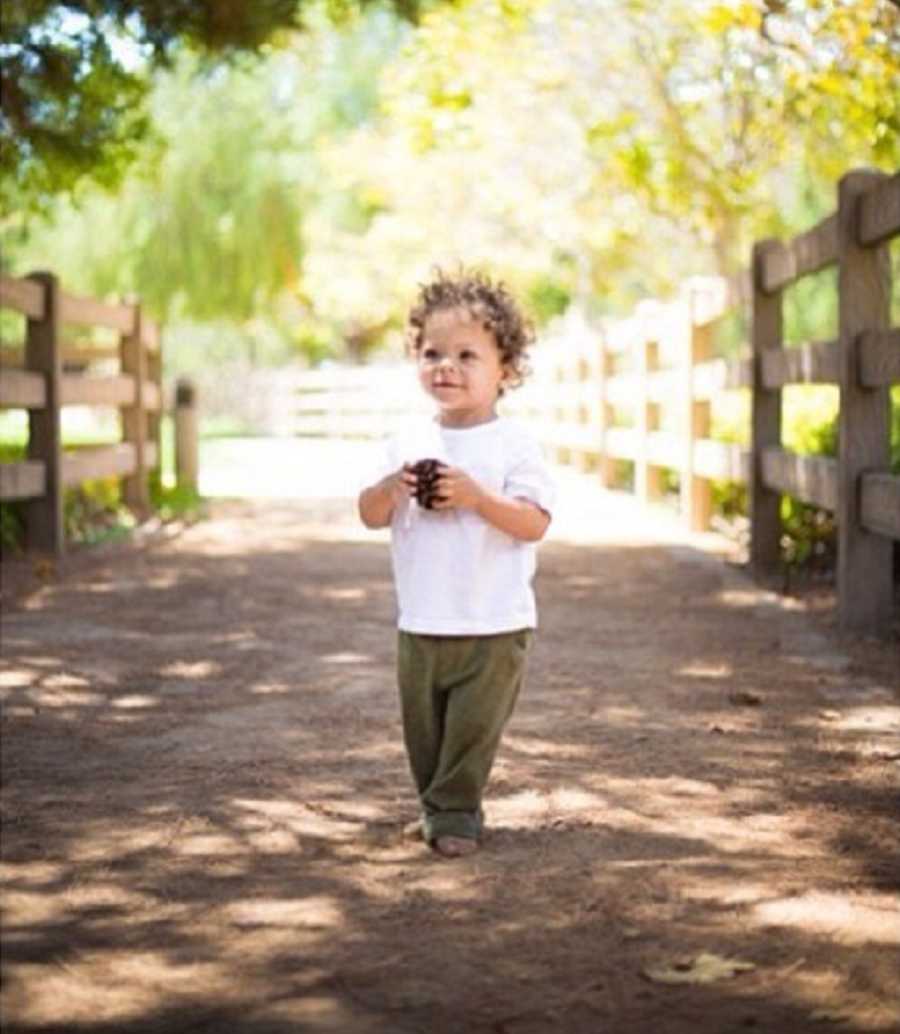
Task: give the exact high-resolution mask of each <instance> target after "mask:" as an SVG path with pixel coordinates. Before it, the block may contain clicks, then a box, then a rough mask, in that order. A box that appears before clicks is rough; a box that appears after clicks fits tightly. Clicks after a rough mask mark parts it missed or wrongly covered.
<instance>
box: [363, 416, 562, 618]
mask: <svg viewBox="0 0 900 1034" xmlns="http://www.w3.org/2000/svg"><path fill="white" fill-rule="evenodd" d="M420 459H438V460H442V461H443V462H445V463H449V464H450V465H451V466H454V467H459V468H460V469H462V470H464V471H465V472H466V473H467V474H468V475H469V476H470V477H472V478H474V479H475V480H476V481H477V482H478V483H479V484H481V485H483V486H484V487H485V488H488V489H490V490H492V491H494V492H498V493H501V494H503V495H507V496H510V497H513V498H524V499H529V500H531V501H532V502H534V503H536V504H537V505H538V506H539V507H541V509H543V510H546V511H547V512H548V513H550V512H551V510H552V506H553V499H554V494H555V491H554V486H553V482H552V481H551V479H550V476H549V473H548V471H547V468H546V466H545V464H544V460H543V457H542V455H541V450H540V447H539V445H538V444H537V442H536V441H535V440H534V439H533V438H532V437H531V436H530V434H528V432H527V431H526V430H525V429H524V428H523V427H522V426H521V425H520V424H519V423H517V422H516V421H514V420H510V419H507V418H505V417H500V418H498V419H496V420H492V421H490V422H489V423H486V424H478V425H477V426H475V427H467V428H450V427H442V426H441V425H440V424H438V423H437V421H436V420H433V419H428V418H422V419H420V420H416V421H413V422H411V423H410V424H409V425H408V426H407V427H406V428H404V429H403V430H402V431H401V432H400V433H399V434H397V435H395V436H394V437H393V438H391V439H389V440H388V441H387V443H386V447H385V456H384V470H383V474H387V473H390V472H392V471H395V470H397V469H398V468H399V467H400V466H401V465H402V464H404V463H415V462H416V461H417V460H420ZM391 552H392V560H393V567H394V583H395V587H396V592H397V603H398V609H399V613H398V622H397V623H398V626H399V628H400V629H401V630H403V631H405V632H417V633H420V634H423V635H494V634H497V633H500V632H513V631H516V630H518V629H521V628H535V627H536V626H537V609H536V606H535V600H534V591H533V589H532V585H531V583H532V579H533V577H534V571H535V561H536V544H535V543H533V542H522V541H521V540H519V539H515V538H513V537H512V536H511V535H507V534H506V533H505V532H503V531H499V530H498V529H497V528H495V527H493V526H492V525H490V524H488V522H487V521H485V520H484V519H483V518H481V517H479V516H478V515H477V514H476V513H474V512H473V511H472V510H466V509H453V510H443V511H436V510H425V509H423V508H422V507H420V506H419V505H418V503H416V502H415V500H413V499H410V500H408V501H407V502H404V503H402V504H401V505H399V506H397V507H396V509H395V511H394V516H393V520H392V523H391Z"/></svg>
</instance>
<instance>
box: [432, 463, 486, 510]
mask: <svg viewBox="0 0 900 1034" xmlns="http://www.w3.org/2000/svg"><path fill="white" fill-rule="evenodd" d="M483 497H484V489H483V488H482V487H481V485H479V484H478V482H477V481H476V480H475V479H474V478H472V477H470V476H469V475H468V474H467V473H466V472H465V471H464V470H460V468H459V467H446V466H445V467H442V468H441V472H440V474H439V475H438V478H437V484H436V486H435V500H434V509H435V510H454V509H462V508H464V509H469V510H474V509H475V508H476V507H477V506H478V504H479V503H480V502H481V500H482V499H483Z"/></svg>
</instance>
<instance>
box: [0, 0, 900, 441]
mask: <svg viewBox="0 0 900 1034" xmlns="http://www.w3.org/2000/svg"><path fill="white" fill-rule="evenodd" d="M0 56H2V59H3V120H2V130H3V152H2V176H3V179H2V195H3V197H2V200H3V213H4V214H3V216H2V224H0V225H2V271H3V272H4V273H7V274H10V275H16V276H21V275H24V274H25V273H27V272H29V271H30V270H33V269H43V268H52V269H53V270H54V272H56V273H57V274H58V275H59V277H60V279H61V281H62V283H63V284H64V285H65V287H66V289H67V290H69V291H72V292H75V293H82V294H86V295H92V296H94V297H99V298H107V297H128V296H134V295H136V296H138V297H139V298H140V299H141V301H142V303H143V305H144V308H145V310H146V311H147V312H148V313H149V315H150V316H152V317H153V318H154V319H157V320H159V321H160V323H161V324H162V325H163V328H164V342H165V347H164V364H165V365H164V375H165V378H166V380H167V382H168V383H172V382H174V380H175V379H176V378H178V377H181V376H185V375H189V376H190V377H192V378H193V379H194V380H195V381H196V383H197V385H198V397H199V399H200V400H201V404H202V411H201V412H202V428H201V429H202V432H203V434H204V435H205V436H206V437H207V438H209V437H210V436H214V435H224V436H229V437H233V436H236V435H254V434H255V435H260V434H270V435H271V434H289V433H290V431H291V424H290V399H289V393H287V392H285V391H284V390H282V389H283V386H284V385H286V384H289V383H293V382H292V381H291V380H290V376H289V374H291V373H292V372H296V371H298V370H301V371H302V370H304V369H308V368H310V367H322V366H326V367H327V366H328V365H329V364H345V363H352V364H364V363H374V362H377V363H382V362H385V361H392V360H398V359H399V358H400V357H401V355H402V348H403V324H404V319H405V315H406V311H407V309H408V307H409V305H410V303H411V301H412V299H413V297H414V295H415V292H416V287H417V284H418V283H419V282H420V281H422V280H423V279H424V278H426V277H427V276H428V275H429V273H430V271H431V270H432V269H433V268H434V267H435V266H440V267H443V268H453V267H454V266H456V265H457V264H459V263H465V264H466V265H468V266H472V265H475V266H480V267H482V268H485V269H488V270H490V271H491V272H492V273H493V274H495V275H498V276H500V277H502V278H503V279H504V280H506V281H507V282H508V283H509V284H510V285H511V286H512V287H513V288H514V289H515V290H516V291H517V292H518V293H519V294H520V296H521V297H522V299H523V300H524V301H525V303H526V306H527V308H528V310H529V313H530V315H531V316H532V318H533V319H534V321H535V323H536V324H537V326H538V328H539V332H540V333H547V332H549V331H550V330H552V328H553V326H554V325H555V322H556V321H560V320H569V321H572V320H573V318H574V319H577V321H579V325H583V326H587V327H590V326H592V325H594V324H595V323H596V322H597V321H599V320H601V319H603V318H608V317H611V316H615V315H617V314H625V313H627V312H629V311H630V310H631V309H632V308H633V307H634V306H635V304H636V303H638V302H640V301H641V300H642V299H645V298H654V297H655V298H667V297H671V296H673V294H674V293H676V292H677V289H678V285H679V283H680V282H681V281H682V280H683V279H684V278H686V277H688V276H691V275H703V276H708V275H714V274H720V275H729V274H733V273H735V272H736V271H738V270H739V269H741V268H745V267H746V266H747V264H748V261H749V254H750V247H751V244H752V242H753V240H755V239H758V238H762V237H767V236H779V237H788V236H791V235H792V234H795V233H797V232H799V231H802V230H805V229H807V228H809V227H810V226H812V225H813V224H814V223H815V222H816V221H818V220H819V219H821V218H822V217H823V216H825V215H827V214H828V213H829V212H831V211H833V209H834V207H835V204H836V182H837V179H838V178H839V177H840V176H841V175H842V174H843V173H844V172H845V171H847V170H849V169H852V168H858V167H862V166H867V167H871V168H875V169H881V170H884V171H889V172H890V171H895V170H896V169H897V168H898V167H900V6H898V4H897V3H895V2H892V0H720V2H715V0H671V2H669V3H665V4H658V3H655V2H645V0H455V2H454V0H447V2H439V0H431V2H429V0H393V2H388V0H384V2H363V0H357V2H354V0H263V2H259V3H254V4H236V3H233V2H232V0H204V2H199V3H194V4H190V5H185V4H182V3H178V2H175V0H171V2H166V0H139V2H133V3H123V2H113V0H109V2H103V0H90V2H88V0H81V2H71V3H55V2H50V0H19V2H13V0H11V2H8V3H6V4H5V5H4V19H3V28H2V47H0ZM896 244H897V241H895V242H894V246H893V251H892V259H893V261H894V265H895V268H896V267H897V258H898V253H897V248H896ZM835 278H836V272H835V271H834V270H833V269H832V270H828V271H826V272H824V273H821V274H817V275H815V276H813V277H809V278H806V279H805V280H804V281H802V282H801V283H800V284H798V285H797V287H796V288H792V289H791V290H790V291H789V292H788V294H787V297H786V332H787V338H788V343H791V342H798V341H808V340H811V339H815V338H826V337H829V336H834V328H835V326H836V293H835V291H834V280H835ZM898 282H900V276H895V277H894V283H895V285H896V284H897V283H898ZM895 293H896V291H895ZM14 320H15V317H14V316H12V315H10V314H4V323H3V330H4V337H7V336H12V337H15V336H16V329H15V328H14V327H11V324H10V321H14ZM738 322H739V321H738ZM745 340H746V328H745V327H742V326H740V325H735V326H733V327H732V328H730V329H729V328H727V327H726V329H725V330H724V331H723V332H722V334H721V335H720V340H719V342H718V344H717V348H718V350H719V351H720V352H721V353H722V354H728V353H729V350H731V351H735V350H737V348H738V347H739V345H740V344H741V342H743V341H745ZM804 390H805V391H806V395H805V396H804V399H805V401H804V402H803V405H802V407H801V408H802V410H803V413H804V414H805V415H804V416H803V427H804V430H803V431H802V433H804V434H806V433H811V434H812V435H813V437H814V438H816V440H817V441H819V439H822V441H825V444H826V446H827V437H828V433H829V432H828V427H829V426H830V423H829V422H830V421H831V420H832V419H833V412H834V401H833V398H832V397H831V396H832V395H833V391H832V390H831V389H828V388H822V389H815V388H812V389H804ZM810 392H811V393H812V394H810ZM895 410H896V407H895ZM22 418H23V414H22V413H21V412H19V413H12V412H9V413H5V414H3V415H2V423H0V438H2V439H3V440H4V441H8V442H9V441H13V440H14V439H15V438H16V436H17V434H20V431H19V430H17V429H16V428H17V427H18V425H17V424H16V421H17V420H18V421H19V422H20V423H21V419H22ZM77 418H78V416H77V414H68V416H67V419H68V420H69V432H68V433H69V434H70V435H75V436H77V434H78V433H79V431H78V428H77V426H76V422H77ZM114 418H115V414H112V417H111V419H114ZM91 419H93V420H96V419H97V418H96V415H95V416H94V417H92V418H91ZM725 419H726V423H727V418H725ZM810 425H814V426H813V430H812V431H809V426H810ZM95 432H96V428H92V429H91V432H90V433H91V434H94V433H95ZM87 433H88V432H87V431H85V434H87ZM723 433H726V434H727V433H728V429H727V428H725V429H724V431H723ZM819 444H821V442H819Z"/></svg>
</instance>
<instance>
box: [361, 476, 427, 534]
mask: <svg viewBox="0 0 900 1034" xmlns="http://www.w3.org/2000/svg"><path fill="white" fill-rule="evenodd" d="M415 490H416V476H415V474H413V473H411V472H410V471H409V470H408V469H407V468H406V467H401V468H400V469H399V470H395V471H394V473H393V474H388V475H387V477H383V478H382V479H381V480H380V481H376V482H375V484H374V485H369V487H368V488H364V489H363V490H362V491H361V492H360V493H359V499H358V501H357V505H358V508H359V516H360V520H361V521H362V522H363V524H365V526H366V527H367V528H386V527H387V526H388V525H389V524H390V523H391V519H392V517H393V516H394V507H395V506H397V505H398V504H399V503H402V502H403V500H404V499H408V498H409V497H410V496H411V495H412V494H413V493H414V492H415Z"/></svg>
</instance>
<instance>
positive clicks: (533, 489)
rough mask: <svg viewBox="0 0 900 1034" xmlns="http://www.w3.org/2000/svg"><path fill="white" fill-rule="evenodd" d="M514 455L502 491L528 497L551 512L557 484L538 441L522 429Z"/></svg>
mask: <svg viewBox="0 0 900 1034" xmlns="http://www.w3.org/2000/svg"><path fill="white" fill-rule="evenodd" d="M513 455H514V458H513V461H512V463H511V464H510V467H509V470H508V472H507V474H506V478H505V482H504V491H505V493H506V494H507V495H509V496H513V497H514V498H520V499H528V500H529V501H530V502H532V503H536V504H537V505H538V506H539V507H540V508H541V509H542V510H544V511H546V512H547V513H552V512H553V504H554V502H555V500H556V485H555V484H554V482H553V478H552V477H551V476H550V471H549V469H548V467H547V463H546V461H545V460H544V456H543V453H542V452H541V447H540V445H538V443H537V442H536V441H535V440H534V439H533V438H532V437H531V436H530V435H527V434H525V433H524V432H523V433H522V435H521V436H520V438H519V440H518V442H517V447H516V448H515V449H514V450H513Z"/></svg>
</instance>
